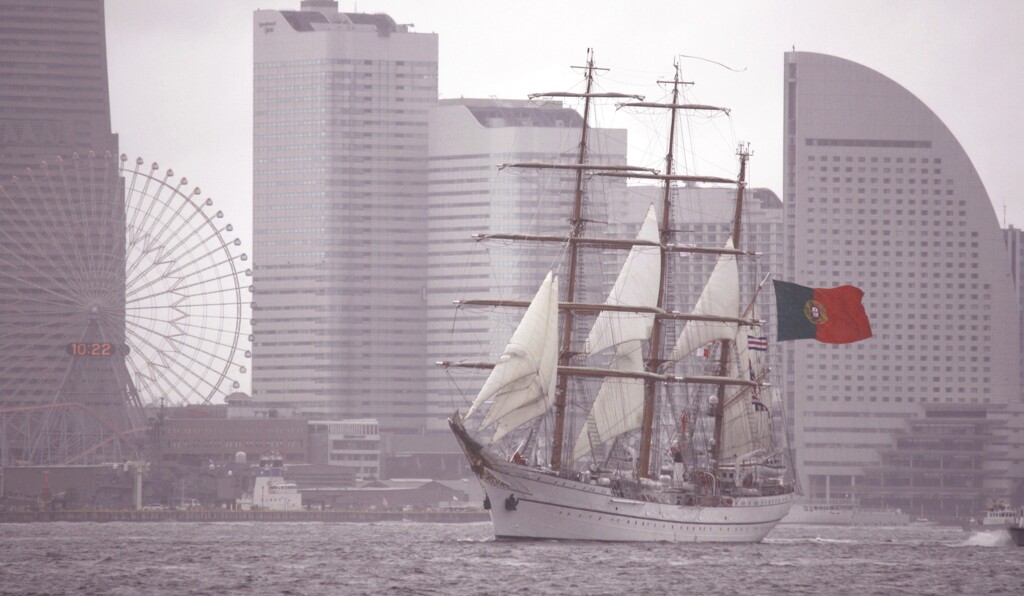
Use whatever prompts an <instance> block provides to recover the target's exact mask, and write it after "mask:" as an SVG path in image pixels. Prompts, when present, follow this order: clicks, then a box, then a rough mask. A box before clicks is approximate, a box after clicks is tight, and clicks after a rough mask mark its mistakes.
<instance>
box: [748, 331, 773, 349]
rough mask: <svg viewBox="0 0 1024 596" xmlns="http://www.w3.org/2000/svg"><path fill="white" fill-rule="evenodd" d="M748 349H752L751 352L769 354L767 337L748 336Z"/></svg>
mask: <svg viewBox="0 0 1024 596" xmlns="http://www.w3.org/2000/svg"><path fill="white" fill-rule="evenodd" d="M747 347H748V348H750V349H751V350H756V351H758V352H767V351H768V338H767V337H753V336H751V335H748V336H747Z"/></svg>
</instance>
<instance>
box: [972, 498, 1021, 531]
mask: <svg viewBox="0 0 1024 596" xmlns="http://www.w3.org/2000/svg"><path fill="white" fill-rule="evenodd" d="M1017 517H1018V512H1017V511H1016V510H1014V509H1011V508H1010V507H1009V506H1008V505H1007V504H1006V503H1004V502H1003V501H1002V500H998V501H994V502H992V503H989V505H988V506H987V507H986V508H985V514H984V515H982V516H981V519H980V520H979V522H978V523H979V525H981V527H983V528H1003V527H1009V526H1012V525H1014V524H1015V523H1016V522H1017Z"/></svg>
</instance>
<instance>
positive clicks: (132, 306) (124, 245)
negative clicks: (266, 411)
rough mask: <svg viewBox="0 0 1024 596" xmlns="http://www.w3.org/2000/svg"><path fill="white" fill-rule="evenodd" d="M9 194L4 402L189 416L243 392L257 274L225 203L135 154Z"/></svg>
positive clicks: (0, 274)
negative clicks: (137, 408) (107, 406)
mask: <svg viewBox="0 0 1024 596" xmlns="http://www.w3.org/2000/svg"><path fill="white" fill-rule="evenodd" d="M3 193H4V196H3V197H2V198H3V199H4V200H2V201H0V231H2V232H3V234H2V236H0V242H2V243H3V244H4V245H5V246H4V248H5V252H7V253H8V256H7V257H5V258H6V259H7V261H8V266H5V267H0V303H2V304H0V306H3V307H4V308H5V309H7V310H8V311H9V314H10V316H9V317H7V316H5V317H4V321H3V323H2V327H0V357H3V358H6V362H7V363H8V364H7V365H5V366H4V367H0V391H5V392H7V393H8V395H15V396H17V395H19V394H20V395H22V397H21V398H20V399H19V401H20V403H29V402H44V401H47V400H48V401H50V402H56V401H59V399H58V397H54V396H57V394H59V393H61V392H63V394H65V397H63V398H61V399H63V400H64V401H69V402H72V401H73V402H76V403H77V402H82V403H88V402H90V401H91V402H96V399H94V397H95V396H96V395H98V394H101V393H109V391H110V388H111V387H113V388H114V390H115V391H117V392H122V393H123V394H124V396H125V398H126V399H127V400H128V401H129V402H131V403H134V404H135V405H145V404H157V403H165V404H167V405H184V404H207V403H210V402H211V401H213V400H215V399H217V398H221V397H223V396H225V395H227V394H228V393H231V392H232V391H234V390H236V389H238V388H239V386H240V383H239V380H240V379H244V378H245V377H246V375H247V373H248V370H247V368H246V366H247V364H248V359H249V358H250V357H251V355H252V354H251V352H250V351H249V343H250V339H251V336H249V335H248V333H246V332H245V326H246V325H247V324H248V319H249V316H248V312H243V311H246V309H248V308H249V298H248V293H249V292H250V291H251V289H250V286H249V281H248V278H249V277H251V276H252V270H251V269H249V268H247V261H248V256H247V255H246V254H245V253H244V252H242V251H241V248H240V246H241V244H242V242H241V240H240V239H238V238H237V237H234V235H233V231H234V229H233V226H232V225H231V224H230V223H227V222H226V220H225V219H224V213H223V212H222V211H220V210H218V209H217V207H216V206H215V205H214V201H213V199H210V198H205V197H203V196H202V193H201V191H200V189H199V188H198V187H191V186H190V185H189V182H188V180H187V179H186V178H180V179H176V178H175V174H174V171H173V170H171V169H167V170H163V171H161V170H160V167H159V165H158V164H156V163H152V164H149V165H146V164H145V162H144V161H143V159H142V158H138V159H136V160H135V161H134V162H129V160H128V158H127V156H125V155H121V157H120V160H115V159H112V158H110V157H109V156H108V157H107V158H106V159H103V158H98V157H93V156H92V155H90V156H89V157H88V158H82V159H80V158H79V157H78V156H77V155H76V156H75V157H74V159H72V160H58V161H57V162H56V163H51V164H46V163H44V164H42V166H41V168H40V169H39V170H38V171H35V172H30V173H29V175H28V176H27V177H25V178H23V179H19V180H15V181H14V183H13V186H10V185H9V187H8V188H5V189H4V190H3ZM108 377H109V378H108ZM70 394H74V397H69V395H70ZM90 396H93V397H90Z"/></svg>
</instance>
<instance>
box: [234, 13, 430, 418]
mask: <svg viewBox="0 0 1024 596" xmlns="http://www.w3.org/2000/svg"><path fill="white" fill-rule="evenodd" d="M409 27H410V26H409V25H401V24H398V23H396V22H395V21H394V20H393V19H392V18H391V17H389V16H387V15H384V14H374V15H369V14H349V13H340V12H338V10H337V2H334V1H331V0H304V1H303V2H302V5H301V10H298V11H277V10H259V11H256V12H255V14H254V18H253V42H254V43H253V45H254V61H255V64H254V87H255V89H254V102H255V105H254V114H253V145H254V156H253V157H254V164H253V174H254V180H253V192H254V196H253V200H254V206H253V207H254V208H253V214H254V264H255V267H254V286H255V295H254V303H255V305H254V317H255V319H254V321H255V322H254V326H253V333H254V335H255V345H254V349H253V358H254V360H253V400H254V401H255V402H256V403H257V404H261V405H264V406H271V407H273V408H275V409H277V410H278V413H279V414H280V415H289V414H292V413H302V414H304V415H309V416H318V417H319V416H323V417H325V418H328V419H338V418H377V419H379V420H380V430H381V433H382V434H385V435H386V434H388V433H395V432H398V433H410V432H418V431H419V430H420V429H421V427H422V425H423V418H424V411H425V406H424V386H423V379H424V374H425V372H424V353H423V345H424V337H425V332H426V323H425V316H424V315H425V303H424V294H425V291H426V244H425V243H426V225H425V222H426V186H427V177H426V169H427V162H426V156H427V112H428V110H429V108H431V107H432V106H433V105H435V103H436V102H437V36H436V35H434V34H426V33H413V32H411V31H410V30H409Z"/></svg>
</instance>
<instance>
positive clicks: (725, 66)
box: [677, 54, 747, 72]
mask: <svg viewBox="0 0 1024 596" xmlns="http://www.w3.org/2000/svg"><path fill="white" fill-rule="evenodd" d="M677 55H678V56H679V57H680V58H689V59H691V60H702V61H704V62H710V63H711V64H716V65H718V66H721V67H722V68H724V69H726V70H731V71H733V72H746V70H747V67H746V66H744V67H743V68H739V69H737V68H733V67H731V66H728V65H726V64H723V63H721V62H718V61H715V60H712V59H710V58H704V57H702V56H689V55H687V54H677Z"/></svg>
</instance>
